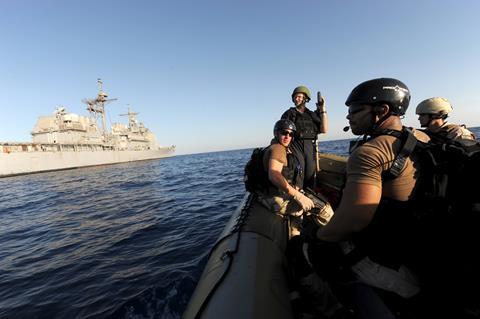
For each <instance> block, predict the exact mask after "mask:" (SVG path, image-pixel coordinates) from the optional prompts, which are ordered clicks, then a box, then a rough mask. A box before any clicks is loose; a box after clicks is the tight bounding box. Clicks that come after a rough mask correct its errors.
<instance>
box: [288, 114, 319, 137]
mask: <svg viewBox="0 0 480 319" xmlns="http://www.w3.org/2000/svg"><path fill="white" fill-rule="evenodd" d="M312 113H313V112H312V111H310V110H309V109H307V108H305V112H304V113H300V112H298V111H297V110H296V108H294V107H292V108H290V110H289V116H288V117H289V119H291V120H292V121H293V122H294V123H295V126H296V128H297V131H296V134H295V138H297V139H301V140H316V139H317V137H318V134H319V131H318V126H317V124H315V122H314V121H313V118H312Z"/></svg>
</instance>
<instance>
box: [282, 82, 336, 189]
mask: <svg viewBox="0 0 480 319" xmlns="http://www.w3.org/2000/svg"><path fill="white" fill-rule="evenodd" d="M317 99H318V101H317V104H316V105H317V109H316V110H315V111H313V112H312V111H310V110H309V109H308V108H307V107H306V103H308V102H309V101H310V100H311V94H310V90H309V89H308V88H307V87H305V86H298V87H296V88H295V89H294V90H293V93H292V102H293V104H294V105H295V106H294V107H291V108H290V109H288V110H287V111H285V112H284V113H283V114H282V117H281V118H282V119H287V120H290V121H292V122H293V123H295V126H296V128H297V131H296V134H295V139H294V141H293V145H292V150H293V151H294V152H295V153H298V155H297V156H298V157H299V158H300V154H301V156H302V157H303V163H302V164H303V167H304V171H305V181H304V186H305V187H309V188H312V189H313V188H314V186H315V171H316V169H317V137H318V134H320V133H327V130H328V119H327V111H326V106H325V99H324V98H323V97H322V96H321V95H320V92H318V95H317Z"/></svg>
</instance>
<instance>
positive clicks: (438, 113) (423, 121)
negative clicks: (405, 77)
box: [415, 97, 475, 140]
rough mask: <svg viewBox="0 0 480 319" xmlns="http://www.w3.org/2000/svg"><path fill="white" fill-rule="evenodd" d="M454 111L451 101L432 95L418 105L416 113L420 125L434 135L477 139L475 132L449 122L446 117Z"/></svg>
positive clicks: (446, 137) (447, 137) (448, 137)
mask: <svg viewBox="0 0 480 319" xmlns="http://www.w3.org/2000/svg"><path fill="white" fill-rule="evenodd" d="M452 111H453V107H452V105H451V104H450V102H449V101H448V100H447V99H445V98H443V97H432V98H429V99H426V100H423V101H422V102H420V103H419V104H418V105H417V109H416V110H415V113H417V115H418V121H419V122H420V126H421V127H424V128H425V132H426V133H427V134H429V135H430V134H432V133H433V134H432V137H435V136H437V137H439V138H445V139H453V140H454V139H466V140H475V134H473V133H472V132H470V131H469V130H467V129H466V128H465V127H463V126H461V125H457V124H448V123H447V121H446V119H447V117H448V114H449V113H450V112H452Z"/></svg>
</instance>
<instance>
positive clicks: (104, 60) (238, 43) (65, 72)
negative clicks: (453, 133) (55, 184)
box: [0, 0, 480, 155]
mask: <svg viewBox="0 0 480 319" xmlns="http://www.w3.org/2000/svg"><path fill="white" fill-rule="evenodd" d="M478 12H480V1H476V0H445V1H441V0H425V1H419V0H402V1H387V0H363V1H354V0H351V1H348V0H330V1H327V0H291V1H283V0H235V1H234V0H202V1H200V0H171V1H170V0H163V1H162V0H158V1H146V0H137V1H133V0H132V1H125V0H115V1H113V0H112V1H103V0H82V1H73V0H71V1H70V0H62V1H60V0H58V1H54V0H42V1H38V0H30V1H26V0H0V39H1V40H0V41H1V49H0V110H1V111H2V113H1V114H2V115H1V116H0V118H1V119H2V121H1V125H0V141H31V135H30V132H31V130H32V129H33V127H34V125H35V123H36V121H37V118H38V117H39V116H42V115H43V116H44V115H50V114H52V112H53V111H54V109H55V108H56V107H58V106H60V105H61V106H64V107H65V108H66V109H67V111H69V112H73V113H77V114H81V115H87V111H86V109H85V107H86V105H85V104H83V103H82V102H81V101H82V99H84V98H94V97H95V96H96V94H97V90H98V86H97V78H101V79H102V81H103V89H104V91H105V92H107V93H108V94H109V98H117V99H118V100H116V101H113V102H111V103H108V104H107V112H108V114H107V122H108V123H111V122H123V123H126V120H127V119H126V118H125V117H120V116H119V114H123V113H126V111H127V105H130V106H131V108H132V110H133V111H136V112H138V113H139V115H138V119H139V120H140V121H141V122H143V123H144V125H145V126H146V127H148V128H149V129H150V130H151V131H153V133H155V134H156V136H157V139H158V141H159V143H160V144H161V145H164V146H169V145H176V147H177V154H179V155H180V154H191V153H202V152H211V151H222V150H233V149H243V148H251V147H258V146H265V145H268V143H269V141H270V139H271V137H272V128H273V125H274V123H275V121H276V120H278V119H279V118H280V116H281V114H282V113H283V112H284V111H285V110H286V109H288V108H289V107H291V106H293V104H292V102H291V93H292V91H293V89H294V88H295V87H296V86H298V85H306V86H307V87H308V88H309V89H310V90H311V91H312V93H313V94H314V95H315V92H317V91H321V92H322V95H323V96H324V97H325V100H326V103H327V112H328V118H329V124H330V128H329V131H328V133H327V134H321V135H320V136H319V141H320V142H322V141H328V140H336V139H346V138H353V137H354V136H353V135H352V134H351V133H350V132H347V133H345V132H343V131H342V128H343V127H344V126H346V125H347V124H348V123H347V120H346V119H345V116H346V111H347V108H346V106H345V104H344V103H345V100H346V98H347V96H348V94H349V93H350V92H351V90H352V89H353V88H354V87H355V86H356V85H357V84H359V83H361V82H363V81H366V80H370V79H373V78H378V77H393V78H397V79H399V80H401V81H402V82H404V83H405V84H406V85H407V86H408V87H409V88H410V91H411V94H412V100H411V103H410V107H409V109H408V111H407V114H406V116H405V118H404V120H403V122H404V124H405V125H408V126H413V127H418V126H419V124H418V120H417V116H416V115H415V106H416V105H417V104H418V103H419V102H420V101H422V100H424V99H426V98H429V97H433V96H443V97H446V98H447V99H449V100H450V101H451V103H452V104H453V107H454V111H453V113H452V115H451V116H450V118H449V122H451V123H459V124H460V123H464V124H466V125H467V126H480V116H479V115H480V111H479V109H478V108H479V107H480V76H479V71H480V19H478ZM314 102H315V101H313V100H312V101H311V102H310V103H309V104H307V107H309V108H310V109H312V110H313V109H314V108H315V104H314Z"/></svg>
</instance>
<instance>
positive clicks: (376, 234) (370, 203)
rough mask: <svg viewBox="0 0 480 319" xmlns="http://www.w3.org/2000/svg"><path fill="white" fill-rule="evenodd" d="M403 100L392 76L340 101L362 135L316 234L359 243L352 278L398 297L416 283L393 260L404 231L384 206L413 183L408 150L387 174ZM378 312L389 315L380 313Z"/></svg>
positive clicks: (347, 248)
mask: <svg viewBox="0 0 480 319" xmlns="http://www.w3.org/2000/svg"><path fill="white" fill-rule="evenodd" d="M409 102H410V91H409V89H408V87H407V86H406V85H405V84H404V83H402V82H401V81H399V80H396V79H392V78H379V79H373V80H370V81H366V82H363V83H361V84H359V85H358V86H357V87H355V88H354V89H353V91H352V92H351V93H350V95H349V97H348V98H347V101H346V102H345V104H346V105H347V106H348V115H347V119H348V120H349V124H350V128H351V129H352V132H353V134H355V135H364V139H363V143H359V144H361V145H359V146H357V147H356V148H355V149H354V150H353V151H352V153H351V155H350V157H349V160H348V163H347V173H346V174H347V180H346V186H345V188H344V190H343V195H342V200H341V202H340V204H339V207H338V209H337V210H336V211H335V215H334V216H333V218H332V219H331V220H330V222H329V223H328V224H327V225H326V226H325V227H322V228H320V229H319V230H318V231H317V233H316V235H317V237H318V238H319V239H320V240H322V241H323V242H339V243H340V246H341V247H342V250H343V252H344V253H345V254H348V253H350V252H352V250H353V249H355V247H358V246H360V244H361V248H362V249H361V250H362V252H363V253H364V255H363V258H359V259H357V260H356V262H354V263H353V264H351V269H352V271H353V273H354V275H355V276H356V277H357V279H358V280H359V281H360V282H361V283H363V284H366V285H367V286H373V287H376V288H380V289H383V290H386V291H390V292H394V293H396V294H398V295H399V296H401V297H404V298H409V297H412V296H414V295H416V294H417V293H418V292H419V286H418V282H417V281H416V279H415V277H414V275H413V273H412V272H411V271H410V270H409V269H408V268H407V267H405V266H404V265H403V264H401V260H396V258H397V255H396V253H397V252H396V250H395V248H397V247H400V246H401V245H402V242H401V239H402V237H401V236H402V235H403V234H402V232H404V230H403V229H402V228H401V223H399V224H398V225H397V223H396V222H397V221H398V220H400V221H401V219H402V218H401V214H402V213H404V212H403V211H401V210H399V211H397V212H395V213H394V209H393V208H392V206H390V208H389V206H388V205H389V203H405V202H406V201H408V199H409V198H410V197H411V195H412V194H413V191H414V188H415V184H416V175H417V167H416V165H415V164H416V163H415V162H414V161H413V159H412V158H411V157H410V156H409V154H408V155H407V156H406V157H405V159H404V162H403V164H402V165H401V167H400V169H399V171H398V172H397V176H396V177H394V178H393V177H390V176H389V173H390V172H391V169H392V165H393V163H394V162H395V160H396V159H397V158H398V157H399V154H400V153H401V150H402V148H403V145H404V141H403V140H404V139H403V138H401V137H402V136H404V135H403V134H404V132H405V130H404V128H403V125H402V122H401V119H400V116H402V115H404V114H405V112H406V110H407V108H408V105H409ZM413 134H414V136H415V137H416V138H417V139H419V140H421V141H424V142H427V141H428V140H429V138H428V136H427V135H426V134H424V133H423V132H420V131H414V132H413ZM413 140H414V141H415V139H413ZM399 216H400V217H399ZM398 234H400V236H397V235H398ZM398 237H399V238H398ZM373 308H376V306H372V309H373ZM377 310H378V309H377ZM377 310H372V311H373V312H375V311H377ZM370 315H371V318H376V317H375V316H374V315H373V314H370ZM370 315H369V316H370ZM369 316H367V317H369ZM380 317H381V318H390V317H389V315H388V314H386V313H383V316H380Z"/></svg>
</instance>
